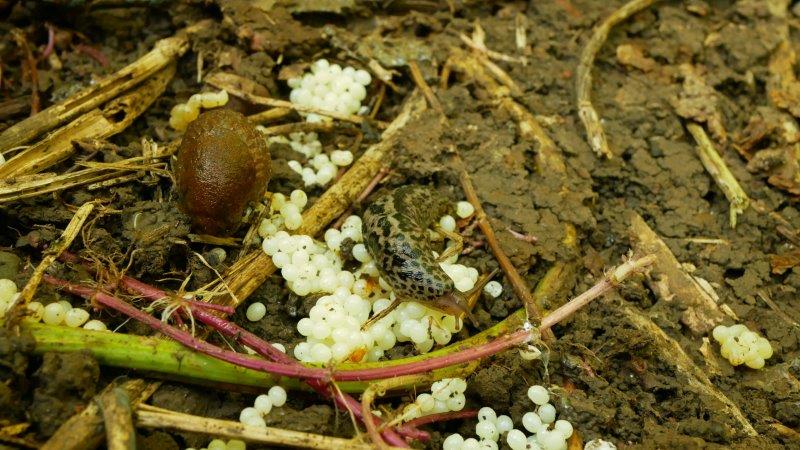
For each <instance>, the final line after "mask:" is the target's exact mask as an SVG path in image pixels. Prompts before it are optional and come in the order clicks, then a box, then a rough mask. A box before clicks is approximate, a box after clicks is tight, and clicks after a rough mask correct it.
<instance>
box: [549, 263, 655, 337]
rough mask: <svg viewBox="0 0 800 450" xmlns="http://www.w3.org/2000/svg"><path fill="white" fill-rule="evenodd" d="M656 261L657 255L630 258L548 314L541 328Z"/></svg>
mask: <svg viewBox="0 0 800 450" xmlns="http://www.w3.org/2000/svg"><path fill="white" fill-rule="evenodd" d="M655 261H656V257H655V255H647V256H645V257H642V258H638V259H630V260H628V261H626V262H624V263H622V264H620V265H619V266H617V267H616V268H615V269H614V270H613V271H611V273H609V274H608V275H606V276H605V278H603V279H602V280H601V281H600V282H598V283H597V284H595V285H594V286H592V287H590V288H589V289H588V290H587V291H585V292H583V293H582V294H580V295H578V296H577V297H575V298H573V299H572V300H570V301H569V302H568V303H566V304H565V305H564V306H562V307H560V308H558V309H557V310H555V311H553V312H552V313H550V314H548V315H547V316H546V317H545V318H544V320H542V324H541V325H540V326H539V329H540V330H546V329H548V328H550V327H552V326H553V325H555V324H557V323H558V322H561V321H562V320H564V319H566V318H567V317H569V316H571V315H573V314H575V311H577V310H579V309H581V308H583V307H584V306H586V305H588V304H589V302H591V301H592V300H594V299H596V298H598V297H600V296H602V295H603V294H605V293H607V292H609V291H611V290H612V289H614V288H616V287H617V286H619V284H620V283H621V282H622V281H623V280H624V279H625V278H627V277H628V276H630V275H631V274H633V273H637V272H641V271H642V270H644V268H645V267H648V266H650V265H651V264H653V263H654V262H655Z"/></svg>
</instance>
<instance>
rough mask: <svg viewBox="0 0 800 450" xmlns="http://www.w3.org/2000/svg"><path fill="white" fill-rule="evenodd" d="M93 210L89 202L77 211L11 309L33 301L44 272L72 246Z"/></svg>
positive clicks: (91, 203)
mask: <svg viewBox="0 0 800 450" xmlns="http://www.w3.org/2000/svg"><path fill="white" fill-rule="evenodd" d="M92 210H94V203H93V202H88V203H84V204H83V205H81V207H80V208H78V210H77V211H75V215H74V216H72V220H70V221H69V224H67V227H66V228H64V232H63V233H61V236H60V237H59V238H58V239H56V240H55V242H53V244H52V245H51V246H50V248H48V249H47V251H46V252H45V255H44V257H43V258H42V261H41V262H39V265H38V266H36V269H34V271H33V274H32V275H31V278H30V280H28V283H27V284H26V285H25V287H24V288H22V292H21V293H20V296H19V298H18V299H17V301H16V302H15V303H14V304H12V305H11V306H10V307H9V309H11V308H13V307H15V306H16V305H20V306H24V305H27V304H28V303H29V302H30V301H31V299H33V294H35V293H36V288H38V287H39V283H41V281H42V276H44V272H45V271H46V270H47V268H48V267H50V264H53V261H55V260H56V258H58V255H60V254H61V252H63V251H64V250H66V249H68V248H69V246H70V244H72V241H73V240H74V239H75V237H76V236H77V235H78V233H79V232H80V231H81V227H82V226H83V223H84V222H86V219H87V218H88V217H89V214H91V213H92Z"/></svg>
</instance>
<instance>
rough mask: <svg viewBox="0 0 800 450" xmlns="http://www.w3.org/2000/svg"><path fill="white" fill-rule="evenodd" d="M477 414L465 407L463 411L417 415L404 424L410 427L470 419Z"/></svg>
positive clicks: (476, 411)
mask: <svg viewBox="0 0 800 450" xmlns="http://www.w3.org/2000/svg"><path fill="white" fill-rule="evenodd" d="M477 415H478V410H476V409H465V410H463V411H451V412H446V413H438V414H428V415H427V416H422V417H417V418H416V419H412V420H409V421H408V422H406V425H408V426H410V427H421V426H422V425H427V424H429V423H436V422H444V421H447V420H458V419H471V418H473V417H476V416H477Z"/></svg>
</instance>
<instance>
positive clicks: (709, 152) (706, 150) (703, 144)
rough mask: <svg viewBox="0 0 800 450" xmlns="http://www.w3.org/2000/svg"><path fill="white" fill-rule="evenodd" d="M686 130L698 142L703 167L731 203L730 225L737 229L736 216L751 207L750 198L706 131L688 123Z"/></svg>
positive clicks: (698, 151)
mask: <svg viewBox="0 0 800 450" xmlns="http://www.w3.org/2000/svg"><path fill="white" fill-rule="evenodd" d="M686 129H687V130H689V133H691V134H692V136H693V137H694V140H695V142H697V154H698V155H699V156H700V161H702V163H703V167H705V168H706V171H708V174H709V175H711V178H713V179H714V181H715V182H716V183H717V186H719V188H720V189H721V190H722V193H723V194H725V198H727V199H728V202H729V203H730V224H731V228H736V216H737V215H739V214H742V213H743V212H744V210H746V209H747V208H748V206H750V197H748V196H747V193H746V192H745V191H744V189H742V186H741V185H739V181H737V180H736V177H734V176H733V174H732V173H731V171H730V169H728V166H727V165H726V164H725V161H724V160H723V159H722V157H721V156H720V155H719V153H718V152H717V149H716V148H714V144H713V143H712V142H711V139H709V138H708V135H707V134H706V131H705V130H704V129H703V127H701V126H700V125H698V124H696V123H687V124H686Z"/></svg>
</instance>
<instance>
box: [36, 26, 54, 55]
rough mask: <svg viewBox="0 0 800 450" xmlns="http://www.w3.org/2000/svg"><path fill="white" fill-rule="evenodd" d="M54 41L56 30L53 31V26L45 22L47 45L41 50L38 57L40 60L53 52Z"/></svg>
mask: <svg viewBox="0 0 800 450" xmlns="http://www.w3.org/2000/svg"><path fill="white" fill-rule="evenodd" d="M55 43H56V31H55V28H54V27H53V26H52V25H50V24H49V23H48V24H47V46H46V47H45V48H44V50H43V51H42V55H41V56H40V57H39V60H40V61H41V60H43V59H45V58H47V57H48V56H50V54H51V53H53V48H54V47H55Z"/></svg>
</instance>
